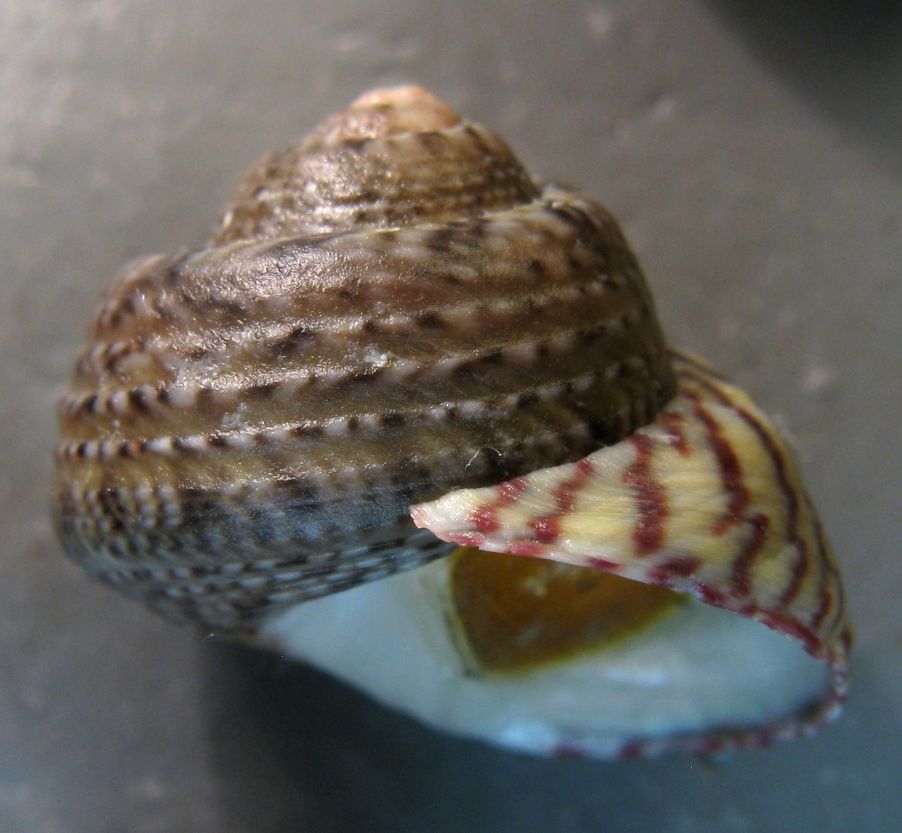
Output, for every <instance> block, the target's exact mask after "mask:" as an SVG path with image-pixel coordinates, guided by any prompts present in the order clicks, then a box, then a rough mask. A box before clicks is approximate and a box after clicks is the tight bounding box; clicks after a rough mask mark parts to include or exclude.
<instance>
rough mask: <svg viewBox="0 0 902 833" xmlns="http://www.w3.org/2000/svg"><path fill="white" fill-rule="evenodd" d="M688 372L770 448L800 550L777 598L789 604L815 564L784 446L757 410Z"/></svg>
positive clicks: (788, 526)
mask: <svg viewBox="0 0 902 833" xmlns="http://www.w3.org/2000/svg"><path fill="white" fill-rule="evenodd" d="M688 375H690V376H691V379H692V381H694V382H696V383H697V384H699V385H701V386H702V387H704V388H705V390H706V391H708V392H709V393H710V394H711V395H712V396H714V397H715V398H716V399H717V400H718V401H719V402H720V403H721V404H722V405H723V406H724V407H727V408H731V409H732V410H733V411H735V413H736V414H737V415H738V416H739V417H740V419H742V421H743V422H745V424H746V425H748V427H749V428H751V429H752V431H753V432H754V433H755V436H756V437H757V438H758V441H759V442H760V443H761V445H762V446H763V448H764V450H765V451H766V452H767V455H768V457H769V458H770V460H771V464H772V465H773V467H774V472H775V473H776V477H777V483H778V484H779V486H780V491H781V493H782V494H783V501H784V504H785V506H786V537H787V539H788V540H789V542H790V544H791V545H792V546H793V548H794V549H795V551H796V558H795V563H794V564H793V567H792V572H791V573H790V577H789V582H788V583H787V585H786V587H785V588H784V590H783V593H782V594H781V595H780V598H779V600H778V602H777V603H778V605H779V606H781V607H787V606H788V605H789V604H790V603H791V602H792V601H793V600H794V599H795V598H796V596H798V594H799V591H800V590H801V589H802V582H803V581H804V579H805V576H806V575H807V573H808V571H809V570H810V568H811V559H810V557H809V552H808V544H807V543H806V541H805V540H804V539H803V538H802V537H801V536H800V535H799V530H798V523H799V496H798V493H797V492H796V490H795V489H794V488H793V487H792V484H791V483H790V482H789V476H788V475H787V471H786V468H787V467H786V458H785V457H784V456H783V452H782V451H781V449H780V447H779V446H778V445H777V444H776V443H775V442H774V439H773V437H772V436H771V435H770V433H769V432H768V431H767V429H766V428H765V427H764V425H762V423H761V421H760V420H759V419H758V418H757V417H756V416H755V415H754V414H753V413H751V412H750V411H748V410H747V409H746V408H744V407H743V406H742V405H740V404H739V403H737V402H735V401H734V400H732V399H730V398H729V397H728V396H727V395H726V394H725V393H724V392H723V391H722V390H720V389H718V388H717V387H716V386H715V385H713V384H711V383H710V382H709V381H708V380H707V379H704V378H702V377H700V376H697V375H696V374H694V373H692V374H688Z"/></svg>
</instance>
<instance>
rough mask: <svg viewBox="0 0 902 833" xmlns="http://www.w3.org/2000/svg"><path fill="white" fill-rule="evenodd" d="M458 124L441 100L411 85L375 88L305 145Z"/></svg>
mask: <svg viewBox="0 0 902 833" xmlns="http://www.w3.org/2000/svg"><path fill="white" fill-rule="evenodd" d="M460 121H461V118H460V116H459V115H458V114H457V113H456V112H455V111H454V110H453V109H452V108H451V107H449V106H448V105H447V104H446V103H445V102H444V101H442V100H441V99H440V98H438V97H436V96H435V95H433V94H432V93H430V92H429V91H428V90H425V89H423V88H422V87H419V86H416V85H415V84H406V85H402V86H398V87H377V88H376V89H373V90H370V91H369V92H366V93H364V94H363V95H362V96H360V97H359V98H357V99H355V100H354V101H353V102H352V103H351V105H350V106H349V107H348V108H347V109H346V110H344V111H342V112H341V113H336V114H335V115H333V116H330V117H329V118H328V119H326V120H325V121H324V122H322V124H320V125H319V127H317V128H316V130H314V131H313V133H312V134H311V135H310V136H309V138H308V139H307V142H305V144H307V145H308V146H309V145H311V144H316V145H320V146H323V145H335V144H339V143H341V142H346V141H354V140H365V139H374V138H377V137H380V136H390V135H393V134H396V133H426V132H429V131H433V130H444V129H445V128H448V127H453V126H454V125H456V124H460Z"/></svg>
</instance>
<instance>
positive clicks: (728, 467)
mask: <svg viewBox="0 0 902 833" xmlns="http://www.w3.org/2000/svg"><path fill="white" fill-rule="evenodd" d="M686 395H687V396H688V397H689V398H690V399H691V400H692V407H693V410H694V411H695V415H696V416H697V417H698V419H699V420H700V421H701V423H702V424H703V425H704V426H705V431H706V432H707V434H708V443H709V444H710V446H711V450H712V451H713V452H714V456H715V458H716V459H717V466H718V468H719V469H720V481H721V483H722V484H723V487H724V490H725V491H726V492H727V494H728V495H729V496H730V497H729V501H728V502H727V512H726V514H724V516H723V517H722V518H721V519H720V520H719V521H717V522H716V523H715V524H714V526H713V527H712V528H711V532H712V533H713V534H714V535H723V534H724V533H725V532H726V531H727V530H728V529H729V528H730V527H731V526H733V525H734V524H737V523H739V522H740V521H742V520H743V514H744V513H745V510H746V508H747V507H748V503H749V492H748V489H747V488H746V487H745V483H743V482H742V466H741V465H740V464H739V458H738V457H737V456H736V452H735V451H734V450H733V446H731V445H730V443H729V442H728V441H727V439H726V437H724V436H723V434H722V433H721V430H720V425H719V424H718V423H717V420H716V419H714V417H713V416H711V413H710V411H708V409H707V408H706V407H705V406H704V405H703V404H702V402H701V397H699V395H698V394H697V393H696V392H695V391H686Z"/></svg>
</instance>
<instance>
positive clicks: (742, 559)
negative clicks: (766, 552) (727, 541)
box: [730, 512, 770, 596]
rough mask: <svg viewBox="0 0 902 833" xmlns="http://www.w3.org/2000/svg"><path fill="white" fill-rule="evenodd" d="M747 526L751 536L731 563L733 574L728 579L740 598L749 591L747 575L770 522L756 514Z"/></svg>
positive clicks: (760, 514)
mask: <svg viewBox="0 0 902 833" xmlns="http://www.w3.org/2000/svg"><path fill="white" fill-rule="evenodd" d="M748 524H749V526H750V527H751V534H750V535H749V537H748V539H747V540H746V542H745V544H743V546H742V549H741V550H740V551H739V555H737V556H736V560H735V561H734V562H733V574H732V576H731V577H730V583H731V584H732V585H733V590H734V591H735V592H736V593H737V594H739V595H741V596H748V595H749V591H750V590H751V582H750V581H749V573H750V572H751V568H752V562H753V561H754V560H755V557H756V556H757V555H758V553H759V552H761V548H762V547H763V546H764V541H765V539H766V538H767V530H768V527H769V526H770V521H769V520H768V517H767V515H764V514H762V513H761V512H758V513H757V514H755V515H752V516H751V517H750V518H749V519H748Z"/></svg>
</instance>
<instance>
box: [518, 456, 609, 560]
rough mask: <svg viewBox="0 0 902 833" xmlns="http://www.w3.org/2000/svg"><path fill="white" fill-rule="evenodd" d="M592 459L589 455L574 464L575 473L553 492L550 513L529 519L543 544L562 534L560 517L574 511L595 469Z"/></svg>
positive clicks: (530, 524)
mask: <svg viewBox="0 0 902 833" xmlns="http://www.w3.org/2000/svg"><path fill="white" fill-rule="evenodd" d="M594 468H595V467H594V466H593V464H592V461H591V460H589V459H588V458H587V457H584V458H583V459H582V460H580V461H578V462H577V463H576V464H575V465H574V469H573V474H572V475H571V476H570V477H569V478H568V479H566V480H564V481H563V482H561V483H559V484H558V486H557V487H556V488H555V489H554V491H553V492H552V497H553V499H554V504H555V508H554V511H553V512H551V513H550V514H548V515H540V516H539V517H537V518H532V519H531V520H530V521H529V527H530V528H531V529H532V531H533V534H534V535H535V537H536V540H537V541H539V542H540V543H542V544H551V543H553V542H554V541H556V540H557V539H558V538H559V537H560V535H561V522H560V519H561V517H562V516H563V515H566V514H567V513H568V512H572V511H573V509H574V506H575V505H576V496H577V494H578V493H579V492H580V491H582V489H583V488H585V485H586V481H587V480H588V479H589V477H590V476H591V475H592V472H593V471H594Z"/></svg>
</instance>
